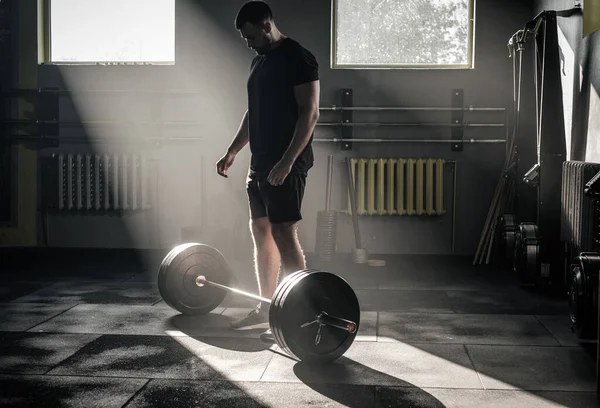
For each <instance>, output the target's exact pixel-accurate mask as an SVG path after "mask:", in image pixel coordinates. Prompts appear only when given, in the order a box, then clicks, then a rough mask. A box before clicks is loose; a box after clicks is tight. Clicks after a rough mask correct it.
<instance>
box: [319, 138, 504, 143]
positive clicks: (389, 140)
mask: <svg viewBox="0 0 600 408" xmlns="http://www.w3.org/2000/svg"><path fill="white" fill-rule="evenodd" d="M349 141H352V142H356V143H456V140H448V139H375V138H373V139H371V138H369V139H355V138H352V140H345V139H341V138H330V139H313V142H321V143H343V142H349ZM463 143H506V140H505V139H464V140H463Z"/></svg>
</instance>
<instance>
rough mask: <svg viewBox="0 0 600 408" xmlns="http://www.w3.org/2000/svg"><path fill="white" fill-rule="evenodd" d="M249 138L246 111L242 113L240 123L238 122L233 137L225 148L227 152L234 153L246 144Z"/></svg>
mask: <svg viewBox="0 0 600 408" xmlns="http://www.w3.org/2000/svg"><path fill="white" fill-rule="evenodd" d="M248 140H249V132H248V111H246V112H245V113H244V117H243V118H242V123H240V127H239V128H238V131H237V133H236V135H235V138H234V139H233V141H232V142H231V144H230V145H229V147H228V148H227V154H233V155H236V154H238V152H239V151H240V150H242V149H243V148H244V146H246V144H248Z"/></svg>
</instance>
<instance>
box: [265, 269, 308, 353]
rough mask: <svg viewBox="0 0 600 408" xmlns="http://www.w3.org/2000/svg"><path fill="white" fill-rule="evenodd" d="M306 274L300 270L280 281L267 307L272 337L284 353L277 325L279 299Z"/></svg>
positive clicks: (283, 343) (283, 344) (283, 345)
mask: <svg viewBox="0 0 600 408" xmlns="http://www.w3.org/2000/svg"><path fill="white" fill-rule="evenodd" d="M306 273H307V271H303V270H302V271H297V272H294V273H292V274H290V275H288V276H286V277H285V278H284V279H283V280H282V281H281V283H280V284H279V286H277V289H275V293H274V294H273V300H272V301H271V306H270V307H269V327H270V328H271V331H272V332H273V337H275V341H276V342H277V344H278V345H279V347H281V348H282V349H283V350H284V351H286V350H285V342H284V341H283V338H282V337H281V333H280V331H279V326H278V324H277V321H278V317H279V316H280V313H279V310H280V305H281V298H282V297H283V296H284V295H285V293H286V291H287V289H288V287H289V286H290V285H292V284H293V283H294V282H295V281H297V280H298V279H299V278H301V277H302V276H304V275H305V274H306Z"/></svg>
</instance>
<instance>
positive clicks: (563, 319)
mask: <svg viewBox="0 0 600 408" xmlns="http://www.w3.org/2000/svg"><path fill="white" fill-rule="evenodd" d="M536 318H537V319H538V320H539V321H540V323H541V324H542V325H543V326H544V327H545V328H546V330H548V331H549V332H550V334H552V336H553V337H554V338H555V339H556V340H557V341H558V342H559V343H560V344H561V345H562V346H586V345H591V344H593V345H594V347H595V344H596V341H595V340H586V339H580V338H578V337H577V335H576V334H575V333H574V332H573V330H572V329H571V319H570V317H569V315H568V314H562V315H555V316H536Z"/></svg>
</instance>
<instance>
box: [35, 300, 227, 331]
mask: <svg viewBox="0 0 600 408" xmlns="http://www.w3.org/2000/svg"><path fill="white" fill-rule="evenodd" d="M221 312H222V309H215V310H213V312H211V313H209V314H207V315H204V316H198V317H189V318H187V317H186V318H185V319H188V321H189V322H190V323H189V324H190V326H192V323H193V327H197V326H198V327H202V325H203V324H207V325H209V326H210V324H213V325H216V324H217V323H215V322H218V324H221V325H223V324H224V323H222V322H223V319H221V318H219V317H218V314H219V313H221ZM178 316H180V317H178ZM174 318H176V320H175V321H177V319H179V318H184V317H183V316H182V315H181V314H180V313H179V312H178V311H176V310H174V309H171V308H170V307H168V306H164V307H158V306H138V305H78V306H75V307H74V308H72V309H70V310H68V311H67V312H65V313H63V314H61V315H59V316H57V317H55V318H53V319H50V320H48V321H47V322H44V323H42V324H40V325H38V326H36V327H34V328H32V329H31V330H30V331H33V332H54V333H90V334H140V335H144V334H146V335H150V334H152V335H159V336H166V335H168V333H167V331H169V330H175V331H177V330H179V328H177V327H176V326H174V325H173V319H174ZM182 335H184V334H182Z"/></svg>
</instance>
